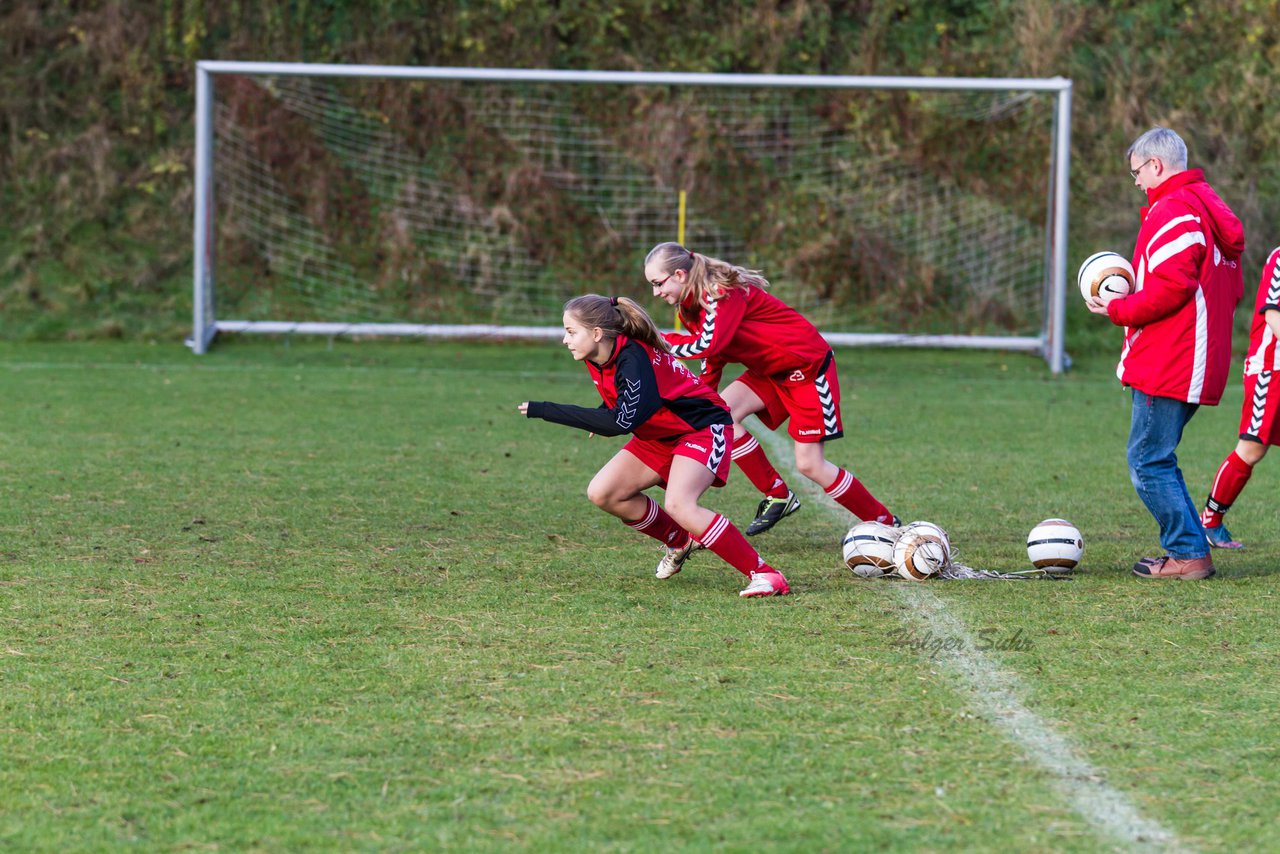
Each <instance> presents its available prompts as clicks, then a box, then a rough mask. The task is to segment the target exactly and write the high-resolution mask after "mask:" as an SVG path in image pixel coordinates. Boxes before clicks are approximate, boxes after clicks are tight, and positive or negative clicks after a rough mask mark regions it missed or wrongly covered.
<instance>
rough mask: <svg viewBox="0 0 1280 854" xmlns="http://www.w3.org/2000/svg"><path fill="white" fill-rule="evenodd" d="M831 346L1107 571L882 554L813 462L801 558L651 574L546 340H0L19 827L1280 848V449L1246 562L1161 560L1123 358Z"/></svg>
mask: <svg viewBox="0 0 1280 854" xmlns="http://www.w3.org/2000/svg"><path fill="white" fill-rule="evenodd" d="M839 365H840V371H841V379H842V381H843V382H842V386H843V390H844V415H845V419H846V430H847V438H846V439H844V440H842V441H840V442H837V443H834V444H833V445H832V446H831V448H830V451H829V455H830V456H831V458H832V459H833V460H835V461H837V462H839V463H841V464H844V465H846V466H848V467H849V468H851V469H852V470H853V471H854V472H856V473H857V474H858V475H859V476H860V477H861V478H862V479H863V480H864V481H865V482H866V483H867V485H868V486H869V487H870V488H871V489H872V490H873V491H874V492H876V493H877V495H879V496H880V497H882V498H883V499H884V500H885V501H886V503H888V504H889V505H890V506H891V508H893V509H894V511H895V512H896V513H898V514H899V515H901V516H902V517H903V518H904V519H906V518H911V519H928V520H930V521H934V522H937V523H938V524H940V525H942V526H943V527H945V528H946V529H947V530H948V531H949V532H950V534H951V539H952V542H953V544H955V545H956V546H957V547H958V548H959V549H960V551H961V558H962V559H963V560H964V562H965V563H967V564H970V565H972V566H978V567H986V568H991V569H1003V570H1014V569H1022V568H1024V567H1025V565H1026V553H1025V547H1024V541H1025V537H1026V534H1027V532H1028V530H1029V529H1030V528H1031V527H1032V526H1033V525H1034V524H1035V523H1036V522H1038V521H1040V520H1041V519H1043V518H1047V517H1051V516H1065V517H1067V518H1069V519H1071V520H1072V521H1074V522H1075V523H1076V524H1077V525H1078V526H1079V527H1080V528H1081V530H1082V531H1083V532H1084V535H1085V538H1086V542H1087V549H1086V555H1085V561H1084V565H1083V567H1082V570H1081V571H1080V572H1079V573H1078V574H1077V575H1076V577H1075V578H1074V579H1072V580H1070V581H1061V582H1051V581H1026V582H991V581H987V582H982V581H973V582H929V583H926V584H921V585H916V584H910V583H908V582H899V581H884V580H876V581H864V580H860V579H855V578H854V577H852V575H851V574H850V573H849V572H848V571H847V570H846V569H844V568H843V567H842V566H841V565H840V549H839V541H840V538H841V536H842V535H843V534H844V532H845V530H846V529H847V528H848V527H849V525H850V524H852V519H851V518H850V517H848V516H847V515H845V514H843V511H838V508H836V507H835V505H833V504H831V503H830V502H829V501H827V500H826V499H825V498H824V497H822V496H818V495H815V494H814V493H813V492H812V491H807V492H804V493H803V496H804V500H805V506H804V508H803V509H802V510H801V512H800V513H798V514H797V515H795V516H793V517H791V518H790V519H788V520H787V521H785V522H784V523H782V525H780V526H779V527H778V528H777V529H775V530H774V531H772V532H770V533H768V534H766V535H763V536H761V537H759V538H757V539H756V540H755V542H756V544H757V545H758V547H759V548H760V549H761V551H762V553H763V554H764V555H765V556H766V557H767V558H768V559H769V560H770V561H771V562H773V563H775V564H776V565H777V566H778V567H779V568H781V569H783V570H784V571H785V572H786V573H787V575H788V578H789V579H790V581H791V584H792V588H793V590H794V591H795V594H796V595H794V596H792V597H788V598H784V599H765V600H741V599H739V598H738V596H737V591H738V590H739V589H740V588H741V587H742V586H743V585H742V579H741V577H740V576H738V575H737V573H735V572H734V571H733V570H731V569H730V568H728V567H727V566H725V565H723V564H721V563H720V562H719V561H718V560H717V559H716V558H714V557H713V556H711V555H709V554H707V553H699V554H698V555H696V556H695V558H694V559H693V561H691V562H690V564H689V565H688V566H687V567H686V569H685V571H684V572H683V573H682V574H681V575H679V576H677V577H675V578H673V579H671V580H670V581H667V582H658V581H656V580H655V579H654V578H653V567H654V564H655V563H656V562H657V559H658V557H659V552H658V550H657V548H656V546H655V544H653V542H652V541H650V540H648V539H647V538H645V537H643V536H641V535H638V534H636V533H635V532H633V531H630V530H628V529H626V528H624V527H622V526H621V525H620V524H619V523H618V522H617V521H616V520H614V519H612V518H610V517H607V516H605V515H604V514H603V513H601V512H600V511H599V510H597V509H596V508H594V507H593V506H591V504H590V503H589V502H588V501H587V499H586V497H585V490H586V484H587V482H588V481H589V480H590V478H591V476H592V474H593V473H594V472H595V471H596V469H597V468H598V467H599V466H600V465H601V464H602V463H603V462H604V461H605V460H606V459H608V458H609V457H610V456H611V455H612V454H613V453H614V452H615V450H616V449H617V448H618V447H619V446H620V444H621V440H616V439H602V438H594V439H588V438H587V436H586V434H585V433H581V432H578V431H575V430H570V429H568V428H563V427H558V426H556V425H552V424H547V423H545V422H539V421H528V420H526V419H523V418H522V417H520V416H519V415H518V413H517V412H516V409H515V407H516V405H517V404H518V403H519V402H520V401H522V400H529V399H534V400H546V399H551V400H560V401H571V402H579V403H584V404H589V405H595V404H596V403H597V402H598V401H597V400H595V399H594V394H595V393H594V390H593V389H592V387H591V385H590V383H589V382H588V381H587V379H586V377H585V371H584V370H583V369H582V368H581V367H580V366H578V365H576V364H575V363H574V362H573V361H572V359H571V358H570V357H569V356H568V355H567V354H566V353H565V352H564V350H563V349H562V348H561V347H559V346H558V345H556V344H554V343H551V342H548V343H546V344H540V345H531V344H521V345H505V346H504V345H473V344H458V343H446V344H423V343H398V344H396V343H374V342H364V343H358V344H353V343H345V342H338V343H336V344H334V345H333V346H332V347H331V348H330V347H328V346H326V345H325V344H324V343H323V342H306V341H296V340H295V341H292V342H289V343H288V344H287V345H286V344H285V343H284V342H281V341H253V340H246V339H239V340H233V341H231V342H229V343H227V344H223V345H219V346H217V347H216V348H215V349H214V350H213V351H212V352H211V353H210V354H209V355H207V356H203V357H196V356H192V355H190V354H189V353H188V352H187V351H186V350H184V349H182V348H180V347H178V346H176V345H163V346H162V345H145V344H120V343H99V344H22V345H15V344H0V388H3V391H4V393H3V406H2V407H0V489H2V490H3V495H4V499H5V500H4V502H3V505H2V506H0V848H7V849H13V850H28V849H34V850H49V851H52V850H71V849H75V850H86V849H87V850H95V849H115V848H123V847H141V848H143V849H148V850H173V849H219V850H253V849H260V850H298V849H320V850H326V849H328V850H422V849H468V850H476V849H479V850H495V851H498V850H502V851H506V850H512V849H525V850H542V851H549V850H573V849H583V848H589V849H593V850H617V851H633V850H641V851H643V850H656V849H667V848H671V847H675V846H681V847H689V848H693V849H726V850H795V851H813V850H868V849H887V850H901V849H922V850H936V851H942V850H947V851H950V850H956V849H966V850H991V851H994V850H1002V851H1003V850H1019V851H1097V850H1127V849H1131V848H1142V847H1145V846H1149V847H1157V848H1168V849H1176V848H1181V849H1184V850H1205V851H1212V850H1217V851H1236V850H1242V849H1253V850H1265V849H1276V848H1278V847H1280V830H1278V829H1277V825H1276V823H1275V821H1274V818H1273V816H1272V815H1271V812H1272V810H1271V809H1270V805H1272V804H1274V803H1275V802H1276V801H1277V800H1278V799H1280V765H1278V764H1277V763H1276V761H1275V760H1276V758H1277V747H1276V740H1275V733H1276V731H1277V727H1278V726H1280V715H1278V714H1277V711H1276V709H1277V689H1276V683H1275V678H1274V676H1275V662H1276V660H1277V656H1278V655H1280V641H1278V640H1277V637H1276V633H1275V631H1274V628H1275V625H1276V617H1277V611H1278V609H1277V599H1276V581H1277V574H1276V573H1277V569H1276V568H1277V566H1278V565H1280V564H1278V562H1277V554H1278V553H1280V523H1278V522H1277V520H1276V517H1275V514H1274V512H1273V511H1272V499H1273V496H1274V495H1275V494H1276V489H1277V483H1278V480H1277V479H1278V478H1280V463H1276V464H1275V465H1274V466H1273V465H1271V463H1270V461H1266V462H1264V463H1263V464H1262V465H1261V466H1260V467H1259V469H1258V472H1257V473H1256V474H1255V476H1254V478H1253V480H1252V481H1251V483H1250V485H1249V488H1248V490H1247V491H1246V492H1245V494H1244V496H1243V497H1242V499H1241V501H1240V502H1239V504H1238V505H1237V507H1236V508H1235V509H1233V510H1232V511H1231V517H1230V518H1231V528H1232V530H1233V532H1234V533H1235V534H1236V535H1237V536H1238V537H1240V538H1241V539H1243V540H1245V541H1246V542H1247V543H1248V545H1249V548H1248V549H1246V550H1245V551H1244V552H1241V553H1235V554H1228V555H1221V554H1217V555H1215V557H1216V558H1217V562H1218V567H1219V576H1218V577H1217V578H1215V579H1213V580H1211V581H1208V582H1202V583H1171V582H1161V583H1144V582H1140V581H1138V580H1136V579H1133V578H1132V577H1131V576H1130V575H1129V566H1130V564H1131V563H1132V562H1133V560H1134V559H1135V558H1137V557H1141V556H1143V555H1147V554H1153V553H1158V551H1157V549H1158V543H1157V539H1156V530H1155V524H1154V522H1153V521H1152V520H1151V519H1150V517H1149V516H1148V515H1147V514H1146V512H1145V510H1144V509H1143V508H1142V506H1141V505H1140V503H1139V502H1138V499H1137V498H1136V496H1135V495H1134V493H1133V489H1132V487H1131V486H1130V484H1129V481H1128V474H1127V471H1126V468H1125V462H1124V442H1125V435H1126V433H1127V429H1128V413H1129V406H1128V400H1127V397H1126V395H1125V393H1123V392H1122V390H1121V389H1120V388H1119V387H1118V385H1117V383H1116V382H1115V379H1114V376H1113V375H1112V373H1111V368H1112V365H1113V359H1112V358H1111V357H1110V356H1107V357H1097V358H1087V359H1083V360H1081V361H1080V363H1079V364H1078V365H1077V368H1076V370H1074V371H1073V372H1072V373H1070V374H1069V375H1067V376H1065V377H1062V378H1059V379H1052V378H1050V377H1049V376H1048V374H1047V371H1046V370H1045V367H1044V365H1043V363H1042V362H1040V361H1038V360H1036V359H1033V358H1031V357H1025V356H1012V355H999V354H990V353H943V352H910V351H897V352H895V351H859V350H846V351H841V352H840V353H839ZM1236 371H1238V368H1237V369H1236ZM1239 405H1240V389H1239V379H1238V373H1233V380H1232V382H1231V386H1230V391H1229V394H1228V398H1227V400H1226V402H1225V403H1224V405H1223V406H1221V407H1218V408H1212V409H1204V410H1202V411H1201V413H1200V414H1199V415H1198V416H1197V417H1196V419H1195V420H1194V421H1193V422H1192V425H1191V427H1190V428H1189V431H1188V435H1187V437H1186V439H1185V440H1184V442H1183V445H1182V448H1181V459H1182V463H1183V469H1184V471H1185V472H1186V475H1187V478H1188V482H1189V484H1190V486H1191V490H1192V493H1193V496H1194V497H1195V498H1196V499H1197V500H1200V499H1201V498H1203V496H1204V493H1205V491H1206V489H1207V488H1208V485H1209V481H1210V479H1211V477H1212V476H1213V473H1214V471H1215V470H1216V468H1217V466H1218V464H1219V463H1220V461H1221V459H1222V457H1223V456H1224V455H1225V454H1226V452H1227V451H1228V450H1229V449H1230V448H1231V447H1232V446H1233V444H1234V441H1235V440H1234V436H1235V431H1236V423H1237V417H1238V413H1239ZM766 438H767V437H766ZM767 447H769V448H770V449H771V451H779V450H782V451H785V448H786V445H785V444H778V443H777V442H773V441H771V442H770V444H768V445H767ZM775 459H776V461H777V462H778V463H779V464H780V468H781V469H783V471H784V473H787V474H789V475H790V476H791V479H792V481H793V483H795V484H796V485H797V486H800V482H799V478H798V477H797V476H795V475H794V472H793V471H792V470H791V468H790V465H791V464H790V461H789V460H788V459H787V458H786V454H785V453H775ZM756 500H757V498H756V496H755V495H754V494H753V493H752V491H751V489H750V486H749V484H748V483H747V482H746V480H745V478H743V477H742V476H741V474H740V473H735V476H734V478H733V479H732V480H731V482H730V485H729V486H728V487H727V488H726V489H724V490H718V491H715V492H713V493H711V494H709V495H708V497H707V504H708V505H709V506H712V507H713V508H715V509H717V510H721V511H724V512H726V513H727V514H728V515H729V516H730V517H731V518H732V519H733V520H734V521H735V522H738V523H739V524H741V525H745V523H746V522H747V521H748V520H749V519H750V518H751V515H752V512H753V509H754V506H755V503H756ZM992 641H994V643H990V642H992ZM979 644H981V645H982V646H984V647H985V646H991V647H994V648H992V649H978V648H977V646H978V645H979ZM1064 745H1065V747H1064ZM1064 750H1066V751H1068V752H1069V753H1070V756H1072V757H1075V758H1076V759H1078V760H1079V761H1080V762H1081V763H1084V764H1085V765H1086V766H1087V770H1086V771H1081V770H1080V767H1078V766H1073V765H1071V764H1070V763H1069V762H1068V763H1066V764H1064V763H1063V762H1062V761H1061V760H1062V759H1063V756H1064V755H1065V754H1064V753H1063V751H1064ZM1118 801H1119V802H1123V803H1125V804H1127V805H1128V806H1129V807H1130V808H1131V811H1130V812H1129V813H1127V814H1124V815H1121V816H1120V817H1119V818H1116V817H1115V816H1109V815H1108V812H1107V810H1108V805H1111V804H1115V803H1117V802H1118ZM1135 820H1136V821H1137V824H1136V825H1135V824H1134V822H1135ZM1132 826H1137V827H1138V829H1137V830H1130V831H1128V832H1127V831H1126V830H1125V828H1126V827H1130V828H1131V827H1132ZM1151 827H1155V828H1157V829H1158V831H1159V832H1160V833H1162V834H1164V835H1162V836H1156V837H1154V839H1153V838H1152V837H1151V836H1150V835H1149V834H1148V833H1147V831H1146V830H1143V828H1148V829H1149V828H1151Z"/></svg>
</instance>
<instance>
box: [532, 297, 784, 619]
mask: <svg viewBox="0 0 1280 854" xmlns="http://www.w3.org/2000/svg"><path fill="white" fill-rule="evenodd" d="M563 343H564V345H565V346H566V347H567V348H569V352H570V353H572V354H573V358H574V359H576V360H578V361H579V362H585V363H586V365H587V371H588V373H589V374H590V375H591V381H592V382H593V383H595V386H596V390H597V391H598V392H600V397H601V398H602V399H603V400H604V403H603V405H601V406H600V407H598V408H596V409H590V408H588V407H584V406H573V405H571V404H564V403H549V402H546V401H532V402H525V403H521V404H520V406H519V409H520V412H522V413H523V414H524V415H526V416H528V417H529V418H542V419H544V420H546V421H552V422H555V423H557V424H566V425H568V426H570V427H578V428H581V429H583V430H588V431H590V432H592V433H599V434H600V435H602V436H620V435H622V434H624V433H630V434H632V439H631V440H630V441H629V442H627V444H626V445H625V446H623V448H622V450H620V451H618V453H617V454H615V455H614V457H613V459H611V460H610V461H609V462H607V463H606V464H605V466H604V468H602V469H600V471H599V472H597V473H596V476H595V477H594V478H592V479H591V485H590V486H588V487H587V497H588V498H590V499H591V502H592V503H593V504H595V505H596V506H597V507H599V508H600V509H601V510H604V511H605V512H606V513H611V514H613V515H614V516H617V517H618V518H619V519H621V520H622V521H623V522H625V523H626V524H627V525H629V526H631V527H632V528H635V529H636V530H638V531H640V532H642V533H644V534H648V535H649V536H650V537H653V538H654V539H655V540H658V541H659V542H660V543H662V544H663V545H664V546H666V547H667V553H666V555H664V556H663V558H662V560H661V561H660V562H659V563H658V570H657V573H656V575H657V577H658V578H670V577H671V576H673V575H675V574H676V573H677V572H679V571H680V568H681V566H683V564H684V562H685V560H686V559H687V558H688V557H689V554H690V553H691V552H692V551H693V550H694V549H695V548H697V547H699V546H701V547H703V548H707V549H710V550H711V551H712V552H714V553H715V554H716V555H718V556H719V557H720V558H722V559H723V560H724V562H725V563H727V564H729V565H730V566H732V567H733V568H734V569H736V570H738V571H739V572H741V573H742V574H743V575H746V576H748V577H749V578H750V579H751V583H750V584H748V585H747V587H746V589H744V590H743V591H742V592H741V594H740V595H742V596H780V595H784V594H786V593H789V592H791V590H790V587H789V586H788V585H787V580H786V579H785V578H783V576H782V573H780V572H778V571H777V570H776V569H774V568H773V567H771V566H769V565H768V564H767V563H765V562H764V560H762V559H761V557H760V555H759V554H757V553H756V550H755V549H753V548H752V547H751V545H750V544H749V543H748V542H747V540H746V538H745V537H743V536H742V533H741V532H740V531H739V530H738V529H737V528H735V527H734V526H733V524H732V523H731V522H729V520H728V519H726V518H725V517H723V516H721V515H720V514H718V513H715V512H713V511H711V510H707V509H706V508H704V507H702V506H701V505H699V504H698V499H699V498H701V497H702V494H703V493H704V492H706V491H707V489H708V488H709V487H711V486H713V485H714V486H724V483H725V478H727V477H728V474H729V453H728V442H727V439H728V437H727V436H726V435H725V433H726V428H728V427H729V426H730V425H732V424H733V418H732V416H731V415H730V414H729V408H728V406H727V405H726V404H725V402H724V401H723V400H722V399H721V398H720V395H718V394H716V392H715V390H714V389H713V388H712V387H710V386H708V385H705V384H704V383H702V382H701V381H700V380H699V379H698V378H697V377H695V376H694V375H693V374H692V373H690V372H689V370H688V369H687V368H686V367H685V366H684V365H682V364H681V363H680V362H679V361H677V360H676V359H675V357H673V356H672V355H671V348H670V347H669V346H668V345H667V343H666V342H665V341H664V340H663V338H662V333H660V332H659V331H658V327H657V326H656V325H655V324H654V322H653V320H652V319H651V318H650V317H649V315H648V314H647V313H645V310H644V309H643V308H641V307H640V305H639V304H637V303H635V302H634V301H632V300H629V299H625V298H621V299H620V298H618V297H602V296H597V295H595V294H587V295H586V296H580V297H576V298H574V299H571V300H569V302H567V303H565V307H564V338H563ZM651 486H661V487H663V488H664V489H665V490H666V500H665V502H664V506H663V507H659V506H658V504H657V502H655V501H654V500H653V499H651V498H650V497H649V496H647V495H645V494H644V490H646V489H648V488H649V487H651Z"/></svg>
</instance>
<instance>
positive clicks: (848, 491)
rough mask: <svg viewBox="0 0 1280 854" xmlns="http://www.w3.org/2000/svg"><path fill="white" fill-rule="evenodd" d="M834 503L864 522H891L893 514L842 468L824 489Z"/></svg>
mask: <svg viewBox="0 0 1280 854" xmlns="http://www.w3.org/2000/svg"><path fill="white" fill-rule="evenodd" d="M826 492H827V495H830V496H831V497H832V498H834V499H835V501H836V503H837V504H839V505H840V506H841V507H843V508H844V509H846V510H848V511H849V512H850V513H852V514H853V515H855V516H857V517H858V518H859V519H861V520H863V521H864V522H884V523H885V524H892V523H893V514H892V513H890V512H889V509H888V508H887V507H885V506H884V505H883V504H881V503H880V502H879V501H877V500H876V499H875V497H874V496H873V495H872V494H871V493H870V492H868V491H867V488H866V487H865V486H863V485H862V482H861V481H860V480H858V479H857V478H856V477H854V476H853V475H852V474H850V473H849V472H847V471H845V470H844V469H840V473H839V474H837V475H836V479H835V482H834V483H832V484H831V485H830V486H828V487H827V489H826Z"/></svg>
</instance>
